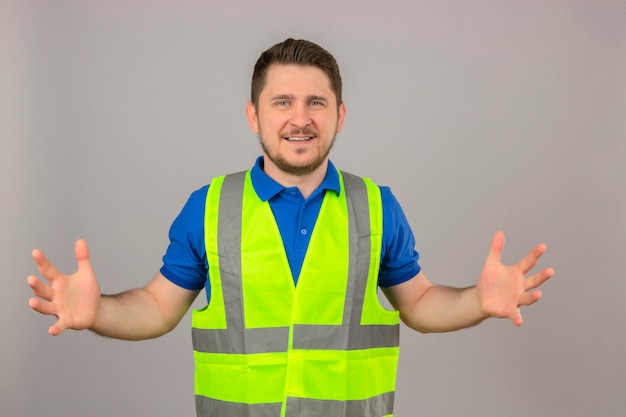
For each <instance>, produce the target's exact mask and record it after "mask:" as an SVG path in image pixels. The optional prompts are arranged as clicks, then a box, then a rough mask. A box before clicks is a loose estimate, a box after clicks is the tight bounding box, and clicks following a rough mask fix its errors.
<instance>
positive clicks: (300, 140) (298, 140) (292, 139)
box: [285, 136, 313, 142]
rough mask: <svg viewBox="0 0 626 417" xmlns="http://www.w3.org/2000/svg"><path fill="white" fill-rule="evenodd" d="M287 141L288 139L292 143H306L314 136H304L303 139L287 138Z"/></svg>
mask: <svg viewBox="0 0 626 417" xmlns="http://www.w3.org/2000/svg"><path fill="white" fill-rule="evenodd" d="M285 139H287V140H288V141H290V142H306V141H308V140H311V139H313V136H303V137H299V136H296V137H293V136H292V137H286V138H285Z"/></svg>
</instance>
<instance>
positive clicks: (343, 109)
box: [337, 101, 346, 133]
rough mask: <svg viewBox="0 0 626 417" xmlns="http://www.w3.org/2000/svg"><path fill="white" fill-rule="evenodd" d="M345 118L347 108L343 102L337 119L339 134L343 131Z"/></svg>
mask: <svg viewBox="0 0 626 417" xmlns="http://www.w3.org/2000/svg"><path fill="white" fill-rule="evenodd" d="M345 117H346V106H345V104H344V103H343V101H342V102H341V104H340V105H339V114H338V117H337V133H339V132H341V129H343V120H344V118H345Z"/></svg>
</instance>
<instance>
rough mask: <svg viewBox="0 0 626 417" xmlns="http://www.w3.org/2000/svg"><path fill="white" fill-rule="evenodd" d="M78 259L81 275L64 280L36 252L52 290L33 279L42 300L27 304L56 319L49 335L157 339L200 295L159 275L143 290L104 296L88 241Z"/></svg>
mask: <svg viewBox="0 0 626 417" xmlns="http://www.w3.org/2000/svg"><path fill="white" fill-rule="evenodd" d="M75 253H76V260H77V261H78V269H77V271H76V272H75V273H74V274H72V275H65V274H61V273H60V272H59V271H58V270H57V269H56V268H55V267H54V265H52V263H50V261H49V260H48V259H47V258H46V257H45V256H44V254H43V253H42V252H41V251H39V250H37V249H35V250H34V251H33V259H34V260H35V263H36V264H37V268H38V269H39V272H40V273H41V275H42V276H43V277H44V278H45V279H46V280H47V281H48V284H45V283H44V282H42V281H41V280H39V279H38V278H37V277H36V276H34V275H31V276H29V277H28V284H29V285H30V286H31V288H32V290H33V293H34V295H35V296H37V297H38V298H31V299H30V300H29V302H28V303H29V305H30V307H31V308H33V309H34V310H35V311H37V312H39V313H41V314H47V315H54V316H56V317H57V321H56V323H54V324H53V325H52V326H51V327H50V328H49V330H48V333H50V334H51V335H58V334H61V333H62V332H63V331H64V330H66V329H74V330H82V329H90V330H93V331H94V332H96V333H98V334H100V335H103V336H107V337H113V338H117V339H126V340H141V339H149V338H154V337H158V336H161V335H163V334H165V333H167V332H169V331H170V330H172V329H173V328H174V327H175V326H176V324H178V322H179V321H180V319H181V318H182V317H183V315H184V314H185V312H186V311H187V310H188V309H189V307H190V306H191V303H192V302H193V300H194V299H195V297H196V296H197V295H198V291H190V290H186V289H183V288H181V287H178V286H177V285H175V284H173V283H171V282H170V281H169V280H168V279H167V278H165V277H164V276H163V275H161V274H157V275H156V276H155V277H154V278H153V279H152V281H150V282H149V283H148V284H147V285H146V286H145V287H143V288H139V289H134V290H129V291H125V292H123V293H121V294H117V295H101V294H100V288H99V286H98V282H97V279H96V276H95V273H94V271H93V268H92V266H91V262H90V260H89V250H88V248H87V244H86V242H85V241H84V240H79V241H77V242H76V246H75Z"/></svg>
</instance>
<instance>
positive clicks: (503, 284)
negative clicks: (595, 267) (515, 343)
mask: <svg viewBox="0 0 626 417" xmlns="http://www.w3.org/2000/svg"><path fill="white" fill-rule="evenodd" d="M503 248H504V234H502V232H497V233H496V234H495V236H494V238H493V241H492V243H491V250H490V251H489V255H488V256H487V259H486V260H485V264H484V266H483V269H482V271H481V273H480V276H479V278H478V283H477V284H476V286H473V287H468V288H451V287H445V286H440V285H433V284H432V283H431V282H430V281H429V280H428V278H426V276H425V275H424V274H423V273H422V272H420V273H419V274H418V275H417V276H416V277H414V278H413V279H411V280H409V281H407V282H405V283H402V284H399V285H395V286H392V287H389V288H385V289H384V292H385V295H386V296H387V298H388V299H389V301H390V302H391V304H392V305H393V306H394V307H395V308H396V309H397V310H398V311H399V312H400V317H401V318H402V321H403V322H404V323H405V324H406V325H407V326H409V327H411V328H412V329H414V330H417V331H420V332H425V333H426V332H446V331H453V330H458V329H462V328H466V327H470V326H474V325H477V324H478V323H480V322H481V321H483V320H485V319H486V318H488V317H499V318H509V319H510V320H511V321H512V322H513V323H514V324H515V325H517V326H520V325H521V324H522V316H521V314H520V310H519V307H521V306H526V305H531V304H533V303H535V302H536V301H538V300H539V299H540V298H541V291H539V290H536V288H538V287H539V286H541V284H543V283H544V282H545V281H546V280H548V279H549V278H550V277H552V276H553V275H554V270H553V269H552V268H546V269H544V270H542V271H540V272H538V273H536V274H532V275H529V276H526V275H527V274H528V272H529V271H530V270H531V269H532V268H533V267H534V266H535V265H536V263H537V261H538V260H539V258H540V257H541V255H543V253H544V252H545V250H546V246H545V245H543V244H541V245H538V246H537V247H535V248H534V249H533V250H532V251H531V252H530V253H529V254H528V255H526V256H525V257H524V258H523V259H521V260H520V261H519V262H518V263H517V264H515V265H512V266H505V265H502V263H501V262H500V256H501V254H502V250H503Z"/></svg>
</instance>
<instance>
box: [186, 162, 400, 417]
mask: <svg viewBox="0 0 626 417" xmlns="http://www.w3.org/2000/svg"><path fill="white" fill-rule="evenodd" d="M340 177H341V183H342V188H341V192H340V194H339V196H337V194H336V193H334V192H327V195H326V196H325V197H324V202H323V204H322V208H321V209H320V214H319V217H318V220H317V223H316V225H315V229H314V232H313V233H314V234H313V235H312V236H311V242H310V244H309V250H308V252H307V255H306V257H305V262H304V264H303V267H302V272H301V276H300V278H299V281H298V288H294V286H293V280H292V277H291V275H290V270H289V267H288V263H287V260H286V255H285V253H284V248H283V247H282V241H281V239H280V234H279V231H278V226H277V225H276V222H275V220H274V218H273V215H272V213H271V209H270V208H269V204H268V203H267V202H261V201H260V200H259V199H258V197H257V196H256V194H255V193H254V190H253V188H252V185H251V181H250V176H249V172H241V173H237V174H231V175H227V176H225V177H219V178H216V179H214V180H213V181H212V183H211V187H210V188H209V195H208V196H207V209H206V222H205V233H206V236H205V240H206V247H207V257H208V262H209V265H210V268H211V269H210V280H211V301H210V304H209V306H207V307H205V308H204V309H203V310H198V311H194V312H193V329H192V336H193V346H194V351H195V352H194V355H195V358H196V407H197V410H198V415H199V416H255V417H256V416H260V417H263V416H268V417H270V416H272V417H279V416H286V417H299V416H310V417H314V416H320V417H321V416H325V417H327V416H350V417H352V416H367V417H382V416H387V415H391V412H392V408H393V390H394V388H395V375H396V367H397V359H398V342H399V340H398V338H399V336H398V335H399V327H398V326H399V319H398V313H397V312H394V311H387V310H385V309H384V308H383V307H382V306H381V305H380V304H379V303H378V298H377V294H376V291H377V287H376V286H377V275H378V264H379V262H380V245H381V241H382V207H381V202H380V191H379V189H378V187H377V186H376V185H375V184H373V183H372V182H371V181H369V180H365V179H362V178H359V177H356V176H354V175H351V174H347V173H341V175H340ZM242 236H243V238H242ZM242 239H243V240H244V241H243V242H242ZM264 239H265V240H266V242H263V240H264ZM259 240H261V241H260V242H259ZM335 241H336V242H335ZM333 245H335V247H333ZM277 247H278V249H277ZM242 248H243V249H242ZM260 252H267V253H264V254H261V255H257V253H260ZM261 259H263V262H257V261H259V260H261ZM266 264H269V266H267V265H266ZM264 268H265V269H264ZM267 268H270V269H269V270H268V269H267ZM327 270H328V271H331V275H330V276H326V271H327ZM329 280H332V281H329ZM266 281H271V282H266ZM316 281H317V282H321V283H317V282H316ZM285 282H289V283H290V287H288V286H287V285H286V284H285ZM272 283H273V284H272ZM272 285H275V287H273V286H272ZM329 288H330V289H329ZM332 291H335V292H336V293H337V294H335V293H333V294H334V295H335V297H332V299H337V298H340V299H339V300H338V301H335V302H334V304H333V303H331V304H332V306H329V307H327V306H326V304H327V303H326V302H320V301H321V300H330V299H331V297H328V294H326V293H325V292H332ZM339 291H341V293H339ZM258 292H266V294H257V293H258ZM318 293H320V294H322V295H319V296H318V295H317V294H318ZM276 294H278V295H276ZM339 295H340V297H339ZM272 297H274V298H272ZM316 297H319V298H316ZM264 300H267V301H264ZM278 301H280V302H278ZM264 302H267V303H268V304H267V305H264V304H263V303H264ZM307 303H309V304H307ZM329 303H330V302H329ZM333 306H334V307H333ZM322 307H323V308H322ZM335 307H337V308H335ZM273 310H275V311H273ZM313 310H315V311H313ZM327 310H328V311H327ZM318 314H319V316H318ZM275 317H278V318H275ZM318 317H319V319H318Z"/></svg>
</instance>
